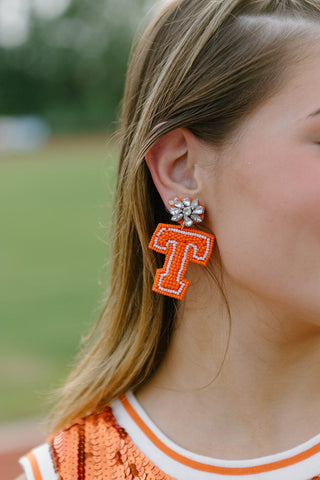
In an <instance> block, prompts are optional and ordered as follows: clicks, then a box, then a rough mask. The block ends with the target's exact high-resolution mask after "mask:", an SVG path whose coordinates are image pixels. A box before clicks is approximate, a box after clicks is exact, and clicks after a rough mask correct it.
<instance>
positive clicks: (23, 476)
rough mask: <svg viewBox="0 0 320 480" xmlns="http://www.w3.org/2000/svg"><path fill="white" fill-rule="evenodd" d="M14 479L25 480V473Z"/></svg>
mask: <svg viewBox="0 0 320 480" xmlns="http://www.w3.org/2000/svg"><path fill="white" fill-rule="evenodd" d="M15 480H27V477H26V476H25V474H24V473H23V474H22V475H20V476H19V477H17V478H16V479H15Z"/></svg>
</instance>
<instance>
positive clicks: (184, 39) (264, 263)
mask: <svg viewBox="0 0 320 480" xmlns="http://www.w3.org/2000/svg"><path fill="white" fill-rule="evenodd" d="M182 199H184V200H183V201H184V203H182ZM188 199H190V202H192V201H193V200H194V203H193V204H192V205H191V206H189V203H188V202H189V200H188ZM195 199H199V201H200V202H201V204H202V205H203V206H204V207H205V212H204V214H203V209H202V208H201V207H200V208H199V204H198V203H197V200H195ZM172 200H173V202H174V205H173V206H172ZM170 205H171V207H170ZM191 207H192V208H191ZM170 208H171V209H172V210H171V214H169V212H168V210H169V209H170ZM190 209H191V210H193V211H191V210H190ZM181 212H182V213H181ZM171 215H173V217H174V218H175V219H176V220H178V221H180V223H181V221H184V225H181V227H183V228H181V227H180V226H179V225H177V223H175V222H173V221H171ZM192 215H193V217H192ZM191 217H192V218H193V220H194V222H195V223H194V225H192V226H191V228H190V223H189V220H188V219H190V218H191ZM199 217H201V218H199ZM200 220H203V221H202V223H200ZM159 223H160V224H162V225H160V230H161V229H162V230H161V232H162V233H163V232H166V234H167V233H168V232H169V233H168V236H167V237H166V239H165V242H164V244H163V245H164V246H162V248H163V251H162V252H163V253H161V249H160V250H159V249H158V251H155V249H156V248H155V247H156V242H157V241H158V240H159V239H161V238H162V237H161V235H162V233H161V232H160V230H156V228H157V226H158V224H159ZM173 225H177V227H179V229H178V230H177V227H175V229H174V228H172V226H173ZM158 228H159V227H158ZM155 230H156V232H157V233H156V236H153V232H154V231H155ZM159 232H160V233H159ZM170 232H171V233H170ZM181 232H183V233H181ZM186 232H187V233H186ZM171 234H172V235H173V236H172V237H170V235H171ZM188 235H189V236H190V238H189V239H188V240H186V241H185V240H183V239H182V237H183V236H184V237H188ZM152 236H153V240H152V242H151V243H150V239H151V237H152ZM194 239H195V240H194ZM197 239H198V240H197ZM203 239H207V240H205V241H208V242H209V243H208V245H209V244H210V245H209V247H210V248H209V247H208V249H207V250H206V255H207V254H208V255H210V251H209V250H210V249H211V248H212V244H213V249H212V253H211V256H210V259H209V260H208V258H207V260H208V263H207V265H206V266H205V265H204V263H205V262H203V264H202V265H198V264H197V263H201V262H200V261H196V260H195V259H196V258H198V259H199V258H200V256H201V255H200V253H199V252H198V250H197V249H198V248H199V249H201V248H202V247H201V245H202V243H201V242H202V241H204V240H203ZM208 239H209V240H208ZM184 241H185V242H186V243H183V242H184ZM192 242H193V243H192ZM149 245H150V247H149ZM159 248H160V247H159ZM199 251H200V250H199ZM197 255H198V257H197ZM208 255H207V257H208ZM163 265H164V268H163ZM161 268H162V270H161ZM159 269H160V271H159ZM185 269H187V271H186V273H185V276H186V278H187V279H188V281H190V285H189V287H188V282H187V281H186V279H185V277H184V272H185ZM157 270H158V272H157V275H158V276H156V277H155V274H156V271H157ZM155 278H156V281H155V280H154V279H155ZM154 281H155V283H154ZM166 281H168V282H169V283H168V285H169V284H170V285H171V286H170V285H169V287H168V285H167V286H166V287H165V288H164V286H165V282H166ZM170 282H171V283H170ZM182 284H183V285H184V286H186V288H187V287H188V288H187V292H186V294H185V296H184V298H183V299H181V298H182V297H183V295H182V294H181V292H180V291H179V292H178V293H177V292H176V293H174V292H175V288H176V287H175V285H178V286H179V285H182ZM172 285H173V286H172ZM162 287H163V288H162ZM152 288H153V289H152ZM177 288H178V287H177ZM155 290H156V291H155ZM161 290H162V291H161ZM159 292H160V293H159ZM184 293H185V292H184ZM82 358H83V359H82V361H80V363H79V365H78V366H77V368H76V369H75V370H74V372H73V373H72V374H71V376H70V378H69V379H68V382H67V383H66V386H65V388H64V390H63V394H62V398H61V401H60V403H59V404H58V406H57V407H56V410H55V412H54V417H53V427H52V432H53V433H52V435H51V437H50V438H49V439H48V443H47V444H45V445H42V446H40V447H37V448H36V449H34V450H33V451H32V452H31V453H30V454H28V455H27V456H26V457H24V458H23V459H22V460H21V463H22V465H23V467H24V469H25V475H26V477H23V478H27V479H28V480H38V479H41V478H42V479H44V480H56V479H60V480H62V479H63V480H71V479H79V480H82V479H86V480H93V479H95V480H96V479H104V480H106V479H111V478H112V479H119V480H120V479H121V480H122V479H148V480H151V479H152V480H158V479H167V480H169V479H173V478H174V479H178V480H227V479H239V478H240V479H241V480H255V479H257V480H258V479H259V480H260V479H263V480H269V479H270V480H271V479H272V480H273V479H278V480H280V479H281V480H287V479H288V480H289V479H290V480H309V479H315V478H320V381H319V377H320V2H319V0H174V1H172V2H171V3H169V4H168V5H167V6H166V7H165V8H164V9H163V10H162V11H161V13H160V14H159V15H158V16H157V18H156V19H155V20H154V21H153V22H152V24H151V25H150V26H149V28H148V29H147V31H146V32H145V34H144V35H143V37H142V39H141V40H140V42H139V44H138V46H137V47H136V49H135V53H134V54H133V56H132V59H131V65H130V67H129V72H128V77H127V84H126V90H125V94H124V100H123V113H122V149H121V156H120V166H119V175H118V184H117V194H116V201H115V216H114V250H113V268H112V278H111V286H110V293H109V296H108V300H107V303H106V307H105V309H104V311H103V313H102V315H101V319H100V322H99V326H98V327H97V328H96V330H95V332H94V334H93V336H92V338H91V341H90V344H89V345H88V346H87V350H86V352H85V353H84V354H83V357H82Z"/></svg>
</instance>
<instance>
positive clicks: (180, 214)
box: [149, 197, 215, 300]
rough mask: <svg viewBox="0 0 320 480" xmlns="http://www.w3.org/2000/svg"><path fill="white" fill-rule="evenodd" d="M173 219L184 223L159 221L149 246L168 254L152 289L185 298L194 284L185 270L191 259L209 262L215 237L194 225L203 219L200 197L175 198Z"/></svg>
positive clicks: (157, 273)
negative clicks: (195, 227) (175, 223)
mask: <svg viewBox="0 0 320 480" xmlns="http://www.w3.org/2000/svg"><path fill="white" fill-rule="evenodd" d="M169 205H170V209H169V212H170V214H171V215H172V217H171V220H172V221H174V222H178V223H179V224H180V226H177V225H170V224H166V223H159V225H158V226H157V228H156V230H155V231H154V233H153V236H152V238H151V241H150V243H149V248H151V249H152V250H155V251H156V252H160V253H163V254H165V256H166V257H165V262H164V265H163V267H162V268H158V269H157V271H156V275H155V279H154V283H153V286H152V290H153V291H155V292H158V293H161V294H162V295H167V296H169V297H173V298H177V299H179V300H183V298H184V297H185V294H186V292H187V290H188V288H189V286H190V282H189V280H187V279H186V278H185V276H184V275H185V273H186V270H187V267H188V264H189V262H193V263H198V264H199V265H204V266H205V265H207V263H208V261H209V258H210V255H211V253H212V248H213V243H214V240H215V236H214V235H211V234H210V233H204V232H202V231H200V230H196V229H192V228H190V227H191V226H192V225H193V224H194V223H200V222H202V220H203V218H204V207H203V205H201V203H200V202H199V200H198V198H189V197H184V198H178V197H176V198H174V199H173V200H170V201H169Z"/></svg>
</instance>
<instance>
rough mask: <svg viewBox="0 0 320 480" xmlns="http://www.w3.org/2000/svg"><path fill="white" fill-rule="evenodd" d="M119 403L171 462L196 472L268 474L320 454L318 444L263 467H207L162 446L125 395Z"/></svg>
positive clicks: (207, 465)
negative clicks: (173, 461)
mask: <svg viewBox="0 0 320 480" xmlns="http://www.w3.org/2000/svg"><path fill="white" fill-rule="evenodd" d="M120 401H121V403H122V405H123V406H124V408H125V409H126V411H127V412H128V414H129V415H130V417H131V418H132V419H133V420H134V422H135V423H136V424H137V425H138V426H139V427H140V428H141V430H142V431H143V432H144V433H145V435H146V436H147V437H148V438H149V440H151V442H152V443H153V444H154V445H155V446H156V447H157V448H158V449H159V450H162V452H164V453H165V454H166V455H168V456H169V457H171V458H172V459H173V460H176V461H177V462H179V463H182V464H183V465H186V466H187V467H191V468H194V469H196V470H200V471H203V472H209V473H220V474H221V475H250V474H254V473H264V472H270V471H272V470H277V469H279V468H284V467H288V466H290V465H294V464H295V463H298V462H301V461H302V460H306V459H307V458H309V457H311V456H312V455H315V454H316V453H319V452H320V443H318V444H317V445H314V446H313V447H311V448H309V449H307V450H305V451H304V452H301V453H298V454H297V455H293V456H292V457H289V458H285V459H283V460H278V461H276V462H272V463H266V464H264V465H256V466H252V467H218V466H215V465H209V464H206V463H201V462H197V461H196V460H191V459H190V458H187V457H185V456H183V455H181V454H179V453H177V452H175V451H174V450H172V449H171V448H169V447H168V446H167V445H166V444H164V443H163V442H162V441H161V440H160V439H159V438H158V437H157V436H156V435H155V434H154V433H153V432H152V430H150V428H149V427H148V426H147V425H146V424H145V423H144V421H143V420H142V418H141V417H140V416H139V415H138V413H137V412H136V411H135V409H134V408H133V406H132V405H131V404H130V402H129V400H128V398H127V397H126V395H122V396H121V397H120Z"/></svg>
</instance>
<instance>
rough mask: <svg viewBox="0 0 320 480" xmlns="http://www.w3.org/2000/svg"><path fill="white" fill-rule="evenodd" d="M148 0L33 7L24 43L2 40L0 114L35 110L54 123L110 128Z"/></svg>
mask: <svg viewBox="0 0 320 480" xmlns="http://www.w3.org/2000/svg"><path fill="white" fill-rule="evenodd" d="M43 1H44V0H43ZM148 4H149V5H150V1H149V2H148V0H135V1H134V2H132V1H130V0H94V2H92V0H72V1H71V2H70V4H69V7H68V8H67V9H66V10H65V11H64V12H63V13H62V15H61V16H60V17H58V18H52V19H50V18H49V19H48V18H47V19H46V18H44V17H43V16H40V15H39V14H37V11H36V9H35V7H34V8H33V9H32V8H31V9H30V10H29V15H30V19H29V20H30V22H29V26H30V27H29V28H30V29H29V36H28V39H27V40H26V41H25V43H23V44H22V45H20V46H16V47H11V48H8V47H0V115H16V114H29V113H37V114H41V115H43V116H44V117H45V118H46V119H47V120H48V121H49V123H50V124H51V126H52V128H53V131H75V130H88V129H91V130H97V129H100V130H101V129H102V130H106V129H112V126H113V124H112V122H114V120H115V118H116V114H117V108H118V104H119V100H120V97H121V94H122V90H123V83H124V77H125V70H126V65H127V59H128V54H129V50H130V44H131V42H132V37H133V34H134V31H135V30H136V27H137V25H138V24H139V23H140V22H141V19H142V17H143V16H144V14H145V12H146V7H147V6H148ZM31 5H32V4H31Z"/></svg>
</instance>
